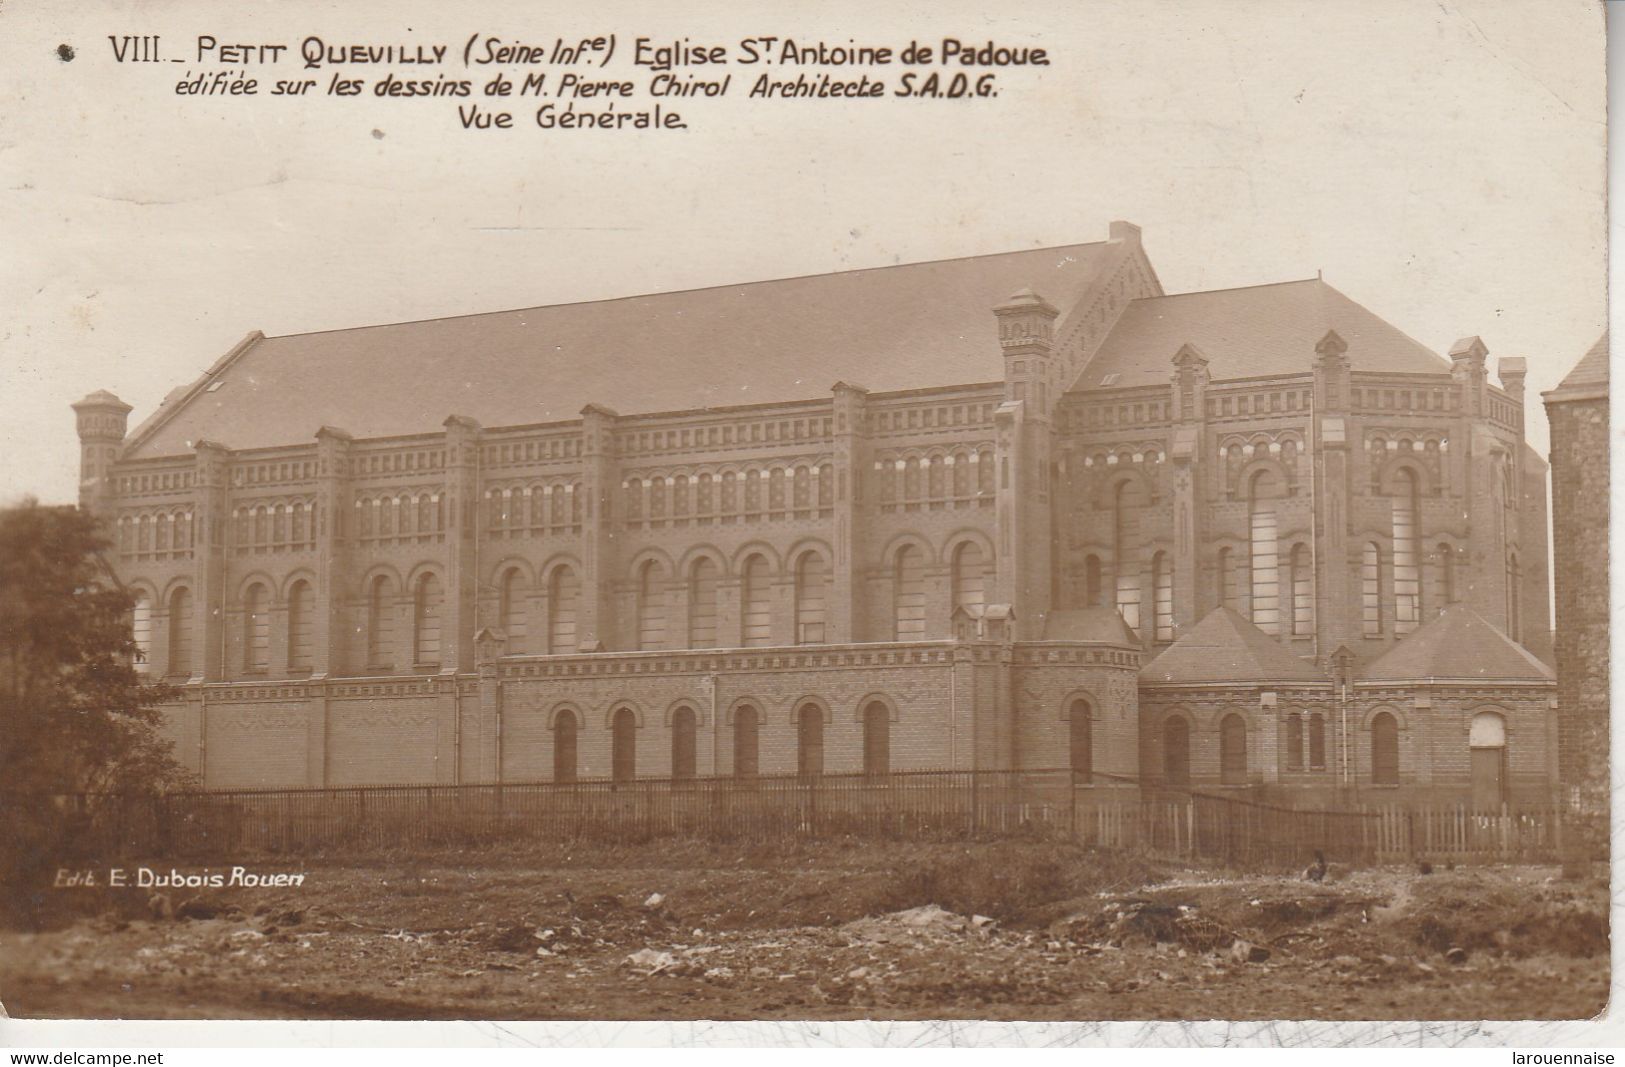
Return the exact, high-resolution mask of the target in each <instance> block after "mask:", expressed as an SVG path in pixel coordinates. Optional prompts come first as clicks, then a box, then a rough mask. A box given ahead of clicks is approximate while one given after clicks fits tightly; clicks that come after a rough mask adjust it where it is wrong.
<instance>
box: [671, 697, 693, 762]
mask: <svg viewBox="0 0 1625 1067" xmlns="http://www.w3.org/2000/svg"><path fill="white" fill-rule="evenodd" d="M696 733H697V722H696V719H695V716H694V709H693V708H690V707H686V706H685V707H681V708H678V709H677V710H676V711H674V712H672V713H671V776H672V777H673V778H692V777H694V774H695V754H694V753H695V734H696Z"/></svg>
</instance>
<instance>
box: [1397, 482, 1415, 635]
mask: <svg viewBox="0 0 1625 1067" xmlns="http://www.w3.org/2000/svg"><path fill="white" fill-rule="evenodd" d="M1394 493H1395V495H1394V498H1393V509H1394V564H1393V580H1394V633H1396V634H1408V633H1410V632H1411V631H1412V630H1415V629H1416V627H1417V626H1418V625H1419V624H1420V623H1421V621H1422V567H1421V552H1420V545H1419V540H1418V532H1419V531H1418V520H1419V517H1420V509H1419V507H1418V504H1419V500H1418V495H1417V486H1416V474H1415V472H1414V471H1409V470H1401V471H1399V473H1398V481H1397V484H1396V485H1395V488H1394Z"/></svg>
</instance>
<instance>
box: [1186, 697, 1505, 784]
mask: <svg viewBox="0 0 1625 1067" xmlns="http://www.w3.org/2000/svg"><path fill="white" fill-rule="evenodd" d="M1284 726H1285V737H1284V749H1285V751H1284V766H1283V769H1284V770H1286V771H1288V772H1298V771H1302V770H1303V769H1304V767H1305V757H1306V756H1307V765H1308V769H1309V770H1311V771H1318V770H1325V769H1326V766H1327V723H1326V717H1325V716H1324V715H1322V714H1320V713H1318V712H1310V713H1301V712H1291V713H1288V714H1287V716H1286V718H1285V720H1284ZM1191 732H1192V722H1191V719H1190V718H1189V717H1187V716H1185V715H1183V714H1179V713H1174V714H1171V715H1169V716H1167V717H1166V718H1165V719H1163V721H1162V726H1161V730H1160V734H1161V749H1162V753H1161V754H1162V779H1163V781H1164V783H1165V784H1168V785H1171V786H1189V785H1190V781H1191ZM1216 732H1217V734H1218V746H1219V752H1218V755H1219V784H1221V785H1238V786H1239V785H1247V784H1249V782H1250V780H1251V772H1250V768H1249V766H1248V754H1247V734H1248V723H1247V718H1246V716H1245V715H1243V714H1242V713H1241V712H1239V711H1232V712H1228V713H1226V714H1223V715H1221V716H1220V718H1219V721H1218V724H1217V727H1216ZM1364 732H1365V734H1366V738H1365V742H1366V745H1367V746H1368V748H1369V759H1368V761H1367V762H1366V765H1365V768H1364V774H1365V776H1366V777H1367V778H1368V779H1369V781H1370V782H1371V784H1372V785H1387V786H1395V785H1399V784H1400V777H1401V775H1400V748H1399V735H1400V722H1399V718H1398V716H1397V715H1395V714H1394V713H1393V712H1392V711H1385V710H1379V711H1377V712H1376V713H1375V714H1373V715H1371V716H1370V718H1369V719H1368V721H1367V722H1366V724H1365V727H1364ZM1468 747H1469V748H1472V749H1501V750H1504V749H1505V748H1506V719H1505V717H1504V716H1503V715H1501V714H1500V713H1499V712H1495V711H1481V712H1478V713H1476V714H1475V715H1474V716H1473V718H1472V720H1471V725H1470V728H1469V733H1468Z"/></svg>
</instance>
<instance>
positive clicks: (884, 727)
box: [863, 700, 891, 777]
mask: <svg viewBox="0 0 1625 1067" xmlns="http://www.w3.org/2000/svg"><path fill="white" fill-rule="evenodd" d="M863 773H864V774H867V775H869V776H870V777H878V776H880V775H883V774H889V773H891V709H890V708H888V707H886V705H885V704H884V703H882V702H881V701H878V700H871V701H870V702H869V705H868V706H867V707H865V708H864V709H863Z"/></svg>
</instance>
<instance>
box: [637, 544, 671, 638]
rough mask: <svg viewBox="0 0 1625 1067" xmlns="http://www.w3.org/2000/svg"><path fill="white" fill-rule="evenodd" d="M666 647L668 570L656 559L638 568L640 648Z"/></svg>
mask: <svg viewBox="0 0 1625 1067" xmlns="http://www.w3.org/2000/svg"><path fill="white" fill-rule="evenodd" d="M665 647H666V572H665V570H664V569H663V568H662V567H661V566H660V564H659V563H657V562H656V561H655V560H652V559H651V560H649V561H648V562H646V563H645V564H644V565H643V566H641V567H639V568H638V648H640V649H642V650H643V651H645V652H648V651H650V650H653V649H659V648H665Z"/></svg>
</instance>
